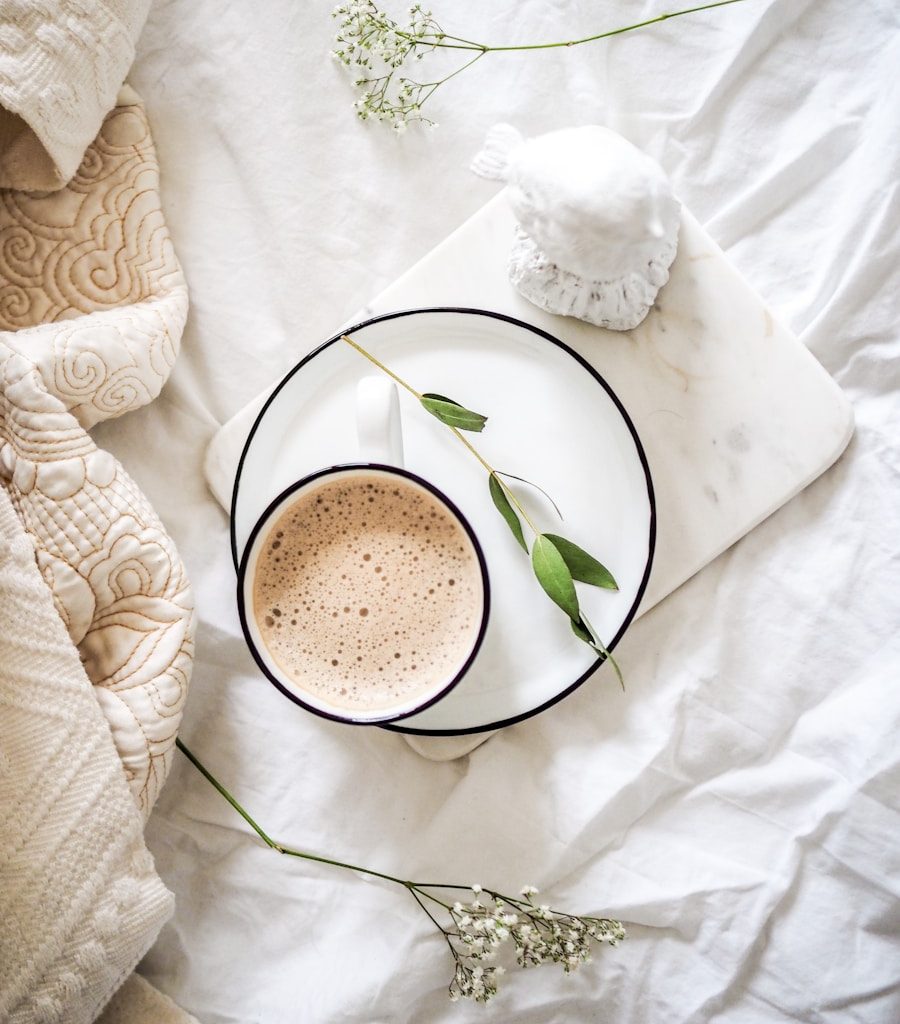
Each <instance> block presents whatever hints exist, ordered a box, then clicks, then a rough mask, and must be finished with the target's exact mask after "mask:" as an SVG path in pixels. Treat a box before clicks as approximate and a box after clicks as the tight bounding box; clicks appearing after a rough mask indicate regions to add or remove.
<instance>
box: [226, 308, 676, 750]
mask: <svg viewBox="0 0 900 1024" xmlns="http://www.w3.org/2000/svg"><path fill="white" fill-rule="evenodd" d="M422 313H460V314H463V315H468V316H485V317H489V318H490V319H492V320H501V321H503V322H505V323H508V324H512V325H513V326H514V327H521V328H522V329H523V330H526V331H530V332H531V333H532V334H536V335H537V336H538V337H539V338H543V339H544V341H549V342H550V343H551V344H553V345H556V346H557V348H560V349H562V350H563V352H566V353H567V354H568V355H569V356H570V357H571V358H572V359H574V360H575V362H577V363H578V364H579V365H580V366H581V367H582V368H583V369H584V370H586V371H587V372H588V373H589V374H590V375H591V376H592V377H593V378H594V380H595V381H597V383H598V384H599V385H600V386H601V387H602V388H603V390H604V391H605V392H606V393H607V395H608V396H609V398H610V399H611V401H612V403H613V405H615V407H616V409H618V411H619V415H620V416H621V417H622V419H623V420H624V422H625V426H626V427H627V428H628V432H629V433H630V434H631V439H632V441H634V447H635V450H636V451H637V455H638V459H639V460H640V463H641V467H642V469H643V471H644V479H645V482H646V484H647V499H648V501H649V504H650V528H649V530H648V538H647V563H646V565H645V567H644V572H643V575H642V577H641V582H640V584H639V586H638V588H637V592H636V594H635V597H634V601H633V602H632V604H631V607H630V608H629V609H628V612H627V613H626V615H625V617H624V619H623V620H622V625H621V626H620V627H619V629H618V631H617V632H616V635H615V636H614V637H613V638H612V640H610V641H609V643H608V644H606V649H607V650H608V651H614V650H615V648H616V645H617V644H618V643H619V641H620V640H621V639H622V637H623V636H624V634H625V631H626V630H627V629H628V627H629V626H630V625H631V623H632V621H633V620H634V617H635V615H636V614H637V610H638V608H639V607H640V603H641V600H642V598H643V596H644V592H645V591H646V589H647V583H648V582H649V580H650V571H651V569H652V568H653V556H654V553H655V550H656V495H655V492H654V490H653V479H652V477H651V475H650V465H649V463H648V462H647V455H646V452H645V451H644V446H643V445H642V444H641V439H640V438H639V437H638V433H637V430H636V429H635V426H634V423H633V422H632V420H631V417H630V416H629V415H628V413H627V412H626V411H625V407H624V406H623V405H622V403H621V401H620V400H619V397H618V395H616V393H615V392H614V391H613V389H612V388H611V387H610V386H609V384H608V383H607V382H606V380H605V379H604V378H603V377H602V376H601V375H600V374H599V373H598V372H597V370H595V369H594V367H593V366H591V364H590V363H589V362H588V361H587V360H586V359H584V358H583V357H582V356H580V355H579V354H578V353H577V352H576V351H575V350H574V349H572V348H570V347H569V346H568V345H567V344H566V343H565V342H563V341H560V340H559V338H555V337H554V336H553V335H552V334H548V333H547V332H546V331H544V330H542V329H541V328H540V327H535V326H534V325H533V324H529V323H526V322H525V321H524V320H519V319H517V318H516V317H514V316H509V315H508V314H506V313H497V312H494V311H492V310H489V309H476V308H473V307H468V306H423V307H421V308H418V309H403V310H396V311H394V312H392V313H382V314H381V315H380V316H373V317H370V318H369V319H367V320H362V321H360V322H359V323H357V324H353V325H352V326H350V327H346V328H344V329H343V330H341V331H338V333H337V334H335V335H334V336H333V337H331V338H329V339H328V340H327V341H325V342H323V343H322V344H321V345H319V346H317V347H316V348H314V349H313V350H312V351H311V352H310V353H309V354H308V355H306V356H304V357H303V359H301V360H300V362H298V363H297V364H296V365H295V366H293V367H292V368H291V369H290V370H288V372H287V373H286V374H285V375H284V377H283V378H282V379H281V381H280V382H279V383H278V384H277V385H276V387H275V388H274V390H273V391H272V393H271V394H270V395H269V397H268V398H267V399H266V401H265V403H264V405H263V407H262V409H260V411H259V413H258V414H257V417H256V419H255V420H254V421H253V426H252V427H251V428H250V433H249V434H248V435H247V440H246V441H245V442H244V447H243V450H242V451H241V457H240V459H239V461H238V466H237V472H236V473H235V478H234V487H233V488H232V492H231V517H230V523H229V532H230V536H231V557H232V560H233V562H234V566H235V569H236V570H239V569H240V560H239V559H238V554H237V537H236V535H235V527H234V513H235V509H236V508H237V499H238V491H239V489H240V484H241V473H242V472H243V468H244V461H245V459H246V457H247V454H248V453H249V451H250V446H251V444H252V443H253V438H254V436H255V435H256V431H257V429H258V427H259V425H260V423H261V422H262V421H263V419H264V417H265V415H266V412H267V411H268V409H269V406H270V405H271V404H272V402H274V400H275V399H276V398H277V397H278V395H279V393H280V392H281V390H282V388H284V387H285V386H286V385H287V384H288V382H289V381H290V380H291V379H292V378H293V377H294V375H295V374H297V373H299V371H300V370H302V369H303V367H304V366H306V364H307V363H309V362H310V361H312V360H313V359H315V358H316V356H318V355H319V354H320V353H322V352H324V351H325V349H327V348H329V347H330V346H331V345H334V344H335V343H336V342H339V341H340V340H341V335H343V334H353V333H354V332H355V331H360V330H362V329H363V328H365V327H370V326H371V325H372V324H377V323H383V322H386V321H389V320H398V319H400V318H401V317H407V316H416V315H420V314H422ZM419 479H421V478H419ZM276 500H278V499H276ZM463 521H464V522H465V520H463ZM252 539H253V538H252V534H251V537H250V538H248V541H247V545H246V546H245V549H244V550H245V552H246V551H248V550H249V547H250V542H251V540H252ZM477 550H479V551H480V550H481V549H480V546H479V547H478V549H477ZM485 621H486V620H485ZM241 626H242V628H243V626H244V623H243V620H242V622H241ZM479 646H480V643H479ZM251 651H253V648H252V646H251ZM254 657H256V655H255V652H254ZM605 661H606V658H605V657H604V656H603V655H600V656H598V658H597V659H596V661H594V663H593V664H592V665H590V666H588V668H587V669H586V670H585V671H584V672H583V673H582V674H581V675H580V676H579V677H578V678H577V679H576V680H575V681H574V682H573V683H571V684H569V686H567V687H566V688H565V689H563V690H561V691H560V692H559V693H557V694H555V695H554V696H553V697H551V698H550V699H549V700H547V701H545V702H544V703H543V704H541V705H539V706H538V707H536V708H532V709H531V710H529V711H523V712H522V713H521V714H518V715H513V716H511V717H510V718H504V719H501V720H500V721H497V722H491V723H489V724H487V725H477V726H470V727H469V728H465V729H416V728H413V727H411V726H408V725H401V724H398V723H397V722H396V721H395V722H384V723H377V722H372V723H371V724H373V725H375V724H378V725H380V727H381V728H382V729H390V730H391V731H393V732H402V733H406V734H408V735H412V736H474V735H477V734H478V733H482V732H495V731H496V730H498V729H505V728H507V727H508V726H510V725H515V724H516V723H518V722H524V721H525V720H526V719H529V718H533V717H534V716H535V715H539V714H541V713H542V712H544V711H546V710H547V709H548V708H551V707H553V705H554V704H558V703H559V702H560V701H561V700H564V699H565V698H566V697H568V696H569V694H570V693H574V691H575V690H577V689H578V688H579V687H580V686H581V685H582V684H583V683H585V682H586V681H587V680H588V679H589V678H590V677H591V676H592V675H593V674H594V673H595V672H596V671H597V669H598V668H599V667H600V666H601V665H602V664H603V663H604V662H605ZM257 663H258V662H257ZM267 677H268V676H267ZM279 688H280V687H279ZM289 696H290V695H289ZM298 703H299V702H298ZM304 707H306V705H304ZM422 710H424V709H423V708H419V709H417V711H416V714H418V712H419V711H422ZM341 721H346V719H341ZM367 724H368V723H367Z"/></svg>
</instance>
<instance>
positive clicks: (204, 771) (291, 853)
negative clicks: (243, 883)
mask: <svg viewBox="0 0 900 1024" xmlns="http://www.w3.org/2000/svg"><path fill="white" fill-rule="evenodd" d="M175 746H176V747H178V749H179V750H180V751H181V752H182V754H184V756H185V757H186V758H187V759H188V760H189V761H190V762H191V764H192V765H193V766H194V767H195V768H196V769H197V771H198V772H200V774H201V775H202V776H203V777H204V778H205V779H206V781H207V782H208V783H209V784H210V785H211V786H212V787H213V789H215V790H216V791H217V792H218V793H220V794H221V795H222V796H223V797H225V799H226V800H227V801H228V803H230V804H231V806H232V807H233V808H234V809H235V810H236V811H237V812H238V814H239V815H240V816H241V817H242V818H243V819H244V821H246V822H247V824H248V825H249V826H250V827H251V828H252V829H253V831H254V832H255V833H256V834H257V835H258V836H259V837H260V839H262V841H263V842H264V843H265V844H266V846H268V847H270V848H271V849H273V850H277V851H278V852H279V853H283V854H284V855H285V856H286V857H299V858H300V859H301V860H311V861H315V862H316V863H317V864H330V865H331V866H332V867H335V868H344V869H345V870H346V871H360V872H362V874H364V875H373V876H374V877H375V878H383V879H384V880H385V881H387V882H395V883H396V884H397V885H402V886H403V888H404V889H409V888H411V887H412V886H413V885H414V883H413V882H409V881H407V880H406V879H404V878H397V877H396V875H387V874H385V873H384V872H383V871H374V870H372V868H364V867H360V865H359V864H348V863H346V862H345V861H341V860H332V859H331V858H329V857H318V856H316V854H314V853H306V852H304V851H303V850H294V849H291V847H289V846H283V845H282V844H281V843H276V842H275V840H274V839H272V838H271V837H270V836H268V835H267V834H266V833H265V832H264V831H263V830H262V829H261V828H260V826H259V825H257V823H256V822H255V821H254V820H253V818H251V817H250V815H249V814H248V813H247V811H245V810H244V808H243V807H242V806H241V805H240V804H239V803H238V802H237V800H236V799H235V798H234V797H233V796H232V795H231V793H229V792H228V790H227V789H226V788H225V787H224V786H223V785H222V783H221V782H219V780H218V779H217V778H216V777H215V776H214V775H213V774H212V772H211V771H209V769H208V768H206V767H205V766H204V765H203V764H202V763H201V762H200V761H199V760H198V758H197V757H196V756H195V755H194V754H192V753H191V751H190V750H188V748H187V747H186V746H185V745H184V743H182V742H181V740H180V739H177V738H176V740H175Z"/></svg>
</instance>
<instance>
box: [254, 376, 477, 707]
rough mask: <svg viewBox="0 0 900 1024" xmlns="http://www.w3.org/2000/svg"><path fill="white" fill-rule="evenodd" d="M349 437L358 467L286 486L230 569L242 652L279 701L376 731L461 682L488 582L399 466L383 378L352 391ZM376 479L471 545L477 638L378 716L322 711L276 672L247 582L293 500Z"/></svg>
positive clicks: (391, 402) (397, 437)
mask: <svg viewBox="0 0 900 1024" xmlns="http://www.w3.org/2000/svg"><path fill="white" fill-rule="evenodd" d="M356 408H357V434H358V438H359V448H360V461H359V462H352V463H345V464H342V465H337V466H329V467H326V468H324V469H320V470H317V471H316V472H314V473H310V474H308V475H307V476H304V477H303V478H302V479H300V480H297V481H296V482H295V483H292V484H291V485H290V486H289V487H287V488H285V490H283V491H282V492H281V494H279V495H278V497H277V498H275V500H274V501H272V502H271V504H270V505H269V506H268V508H267V509H266V510H265V512H263V514H262V515H261V516H260V518H259V519H258V520H257V522H256V524H255V526H254V527H253V530H252V531H251V533H250V537H249V539H248V541H247V545H246V547H245V549H244V554H243V557H242V558H241V563H240V566H239V567H238V584H237V598H238V614H239V616H240V620H241V628H242V629H243V631H244V637H245V638H246V640H247V645H248V646H249V648H250V652H251V654H252V655H253V657H254V659H255V660H256V663H257V665H258V666H259V667H260V669H261V670H262V672H263V674H264V675H265V676H266V678H267V679H268V680H269V681H270V682H271V683H272V684H273V685H274V686H275V687H277V688H278V689H279V690H280V691H281V692H282V693H283V694H284V695H285V696H286V697H288V698H290V699H291V700H292V701H294V702H295V703H296V704H299V705H301V706H302V707H304V708H306V709H307V710H308V711H312V712H313V713H314V714H317V715H321V716H323V717H324V718H329V719H332V720H334V721H340V722H347V723H351V724H354V725H379V724H384V723H386V722H395V721H399V720H400V719H403V718H408V717H409V716H410V715H415V714H417V713H418V712H420V711H423V710H424V709H425V708H427V707H431V705H432V704H435V703H436V702H437V701H439V700H441V698H442V697H444V696H446V695H447V694H448V693H449V692H450V691H451V690H452V689H453V688H454V687H456V686H457V685H458V683H459V682H460V680H461V679H462V678H463V677H464V676H465V674H466V672H467V671H468V669H469V667H470V666H471V664H472V662H473V661H474V660H475V656H476V655H477V653H478V650H479V648H480V647H481V643H482V640H483V639H484V635H485V632H486V630H487V623H488V615H489V612H490V582H489V579H488V572H487V565H486V563H485V558H484V552H483V551H482V549H481V545H480V544H479V542H478V538H477V537H476V536H475V533H474V531H473V530H472V527H471V525H470V524H469V522H468V520H467V519H466V518H465V516H463V514H462V513H461V512H460V510H459V509H458V508H457V507H456V505H454V503H453V502H452V501H451V500H450V499H449V498H448V497H447V496H446V495H445V494H443V493H442V492H441V491H440V490H438V488H437V487H435V486H434V485H433V484H431V483H429V482H428V481H427V480H425V479H424V478H423V477H421V476H419V475H418V474H417V473H412V472H410V471H409V470H407V469H405V468H404V466H403V437H402V431H401V421H400V404H399V400H398V396H397V388H396V385H395V384H393V383H392V382H391V381H388V380H386V379H385V378H383V377H366V378H364V379H362V380H361V381H360V382H359V385H358V387H357V407H356ZM373 473H374V474H379V475H380V474H384V475H385V476H387V477H402V478H403V480H404V481H405V482H406V484H407V485H412V486H413V487H414V488H419V489H421V490H423V491H425V492H427V493H428V495H430V496H431V497H432V498H434V499H437V501H438V502H439V503H440V504H441V505H442V506H443V508H444V510H445V512H446V513H447V515H448V516H449V517H450V518H451V519H452V520H454V521H455V522H456V523H457V524H458V526H459V527H460V528H461V530H462V533H463V534H464V536H465V537H467V538H468V542H469V543H470V544H471V548H472V553H473V554H474V555H475V558H476V560H477V562H478V566H479V569H480V576H481V584H482V585H481V588H480V592H479V595H478V596H479V598H480V608H478V609H476V611H478V612H479V613H480V623H479V628H478V630H477V634H476V635H475V637H474V640H473V642H472V644H471V647H470V649H469V650H467V652H466V654H465V657H464V658H463V659H462V660H461V662H460V664H458V665H456V666H454V668H453V671H452V673H448V675H447V678H442V679H440V680H439V681H438V682H437V683H435V684H433V685H432V686H431V687H429V688H428V689H427V690H424V691H420V692H418V693H417V694H416V695H415V696H414V697H412V698H407V699H405V700H400V701H398V703H397V704H396V706H390V707H388V708H385V707H383V706H380V707H378V708H372V709H358V710H352V711H351V710H349V709H348V708H346V707H342V706H338V705H335V704H333V703H329V702H328V701H327V700H325V699H324V698H323V697H322V696H321V695H319V694H314V693H312V692H310V690H308V689H304V687H303V684H302V681H300V680H295V679H293V678H291V677H290V676H289V675H288V674H287V673H286V672H285V670H284V669H283V668H281V667H280V666H279V665H278V664H277V662H276V661H275V658H274V657H273V656H272V653H271V652H270V651H269V649H268V647H267V646H266V643H265V641H264V639H263V636H262V633H261V631H260V628H259V625H258V619H259V614H258V613H257V610H256V609H255V607H254V581H255V577H256V568H257V563H258V561H259V557H260V554H261V553H262V551H263V550H264V547H265V543H266V540H267V538H268V536H269V531H270V528H271V527H272V526H273V525H274V523H275V522H276V521H277V519H278V518H279V517H280V516H281V514H282V513H283V512H284V511H285V509H286V508H287V507H288V506H289V505H291V504H292V503H294V502H295V501H297V500H298V499H299V498H300V497H301V496H303V495H305V494H307V493H308V492H309V491H311V490H315V489H316V488H318V487H320V486H322V484H323V483H324V482H331V481H334V480H337V479H347V478H352V477H353V476H356V475H363V474H364V475H366V476H371V475H372V474H373Z"/></svg>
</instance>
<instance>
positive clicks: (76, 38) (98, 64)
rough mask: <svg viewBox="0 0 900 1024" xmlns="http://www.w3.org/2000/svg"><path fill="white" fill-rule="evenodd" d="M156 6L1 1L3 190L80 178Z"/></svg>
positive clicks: (113, 0) (133, 1) (112, 0)
mask: <svg viewBox="0 0 900 1024" xmlns="http://www.w3.org/2000/svg"><path fill="white" fill-rule="evenodd" d="M149 8H150V0H97V2H96V3H84V2H83V0H27V2H25V0H0V107H2V108H3V109H2V110H0V188H17V189H35V190H38V189H39V190H46V191H53V190H55V189H58V188H61V187H62V186H63V185H65V183H66V182H67V181H68V180H69V179H70V178H71V177H72V175H73V174H74V173H75V171H76V170H77V169H78V165H79V164H80V163H81V159H82V157H83V156H84V151H85V149H86V148H87V146H88V143H90V141H91V140H92V139H93V138H94V136H95V135H96V134H97V131H98V130H99V128H100V123H101V122H102V121H103V118H104V117H105V116H106V114H107V112H108V111H109V109H110V107H112V105H113V102H114V101H115V98H116V93H117V91H118V89H119V86H120V85H121V84H122V82H123V81H124V80H125V75H126V74H127V73H128V69H129V68H130V67H131V62H132V61H133V60H134V49H135V44H136V42H137V38H138V35H139V34H140V31H141V28H142V27H143V25H144V21H145V19H146V17H147V11H148V10H149Z"/></svg>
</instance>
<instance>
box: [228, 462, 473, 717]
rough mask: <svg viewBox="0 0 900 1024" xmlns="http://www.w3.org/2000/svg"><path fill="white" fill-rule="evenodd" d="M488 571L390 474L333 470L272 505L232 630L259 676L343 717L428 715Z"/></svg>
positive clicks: (408, 484)
mask: <svg viewBox="0 0 900 1024" xmlns="http://www.w3.org/2000/svg"><path fill="white" fill-rule="evenodd" d="M486 573H487V570H486V568H485V564H484V558H483V555H482V553H481V549H480V547H479V545H478V542H477V541H476V539H475V537H474V534H473V533H472V531H471V528H470V527H469V526H468V524H467V523H466V522H465V520H464V519H463V518H462V515H461V513H460V512H459V511H458V510H457V509H456V508H455V507H454V506H452V505H451V503H450V502H449V499H446V498H445V497H444V496H443V495H441V494H440V493H439V492H438V491H437V490H436V489H435V488H433V487H432V486H431V485H430V484H428V483H427V482H426V481H424V480H421V479H420V478H419V477H417V476H415V474H412V473H409V472H407V471H405V470H403V469H399V468H397V467H393V466H386V465H376V464H368V465H367V464H354V465H348V466H344V467H333V468H331V469H328V470H324V471H321V472H320V473H318V474H314V475H313V476H312V477H309V478H306V479H305V480H303V481H300V482H299V483H298V484H296V485H294V487H292V488H289V489H288V492H286V493H285V494H283V495H281V496H280V497H279V498H278V499H276V501H275V503H273V506H272V507H270V509H269V510H268V511H267V512H266V514H265V515H264V516H263V517H262V520H261V521H260V523H259V524H257V530H256V532H255V535H254V536H252V537H251V539H250V541H249V543H248V546H247V553H246V555H245V558H244V563H243V565H242V568H241V574H242V587H241V589H240V593H241V594H242V597H243V600H242V602H241V603H240V611H241V618H242V623H243V625H244V629H245V633H246V634H247V637H248V639H249V640H250V646H251V650H252V651H253V653H254V656H255V657H256V659H257V662H258V663H259V664H260V666H261V667H262V668H263V670H264V671H265V672H266V675H268V677H269V678H270V679H271V680H272V681H273V682H274V683H275V684H276V685H277V686H279V688H280V689H282V690H283V692H285V693H287V695H288V696H291V697H292V698H293V699H295V700H297V701H298V703H301V704H303V705H304V706H306V707H308V708H310V709H311V710H313V711H316V712H318V713H320V714H324V715H326V716H328V717H333V718H339V719H342V720H346V721H353V722H361V723H364V722H378V721H390V720H394V719H397V718H401V717H405V716H406V715H410V714H413V713H415V712H417V711H420V710H422V709H423V708H424V707H427V706H428V705H430V704H431V703H433V702H434V701H435V700H437V699H438V698H439V697H441V696H443V695H444V694H445V693H446V692H447V691H448V690H449V689H450V688H452V687H453V686H454V685H455V683H456V682H457V681H458V680H459V679H460V678H461V677H462V675H463V673H464V672H465V670H466V669H467V668H468V666H469V664H470V663H471V661H472V659H473V658H474V656H475V653H476V651H477V649H478V647H479V645H480V643H481V639H482V637H483V634H484V629H485V625H486V620H487V611H488V592H487V575H486Z"/></svg>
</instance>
